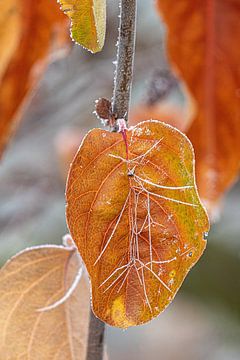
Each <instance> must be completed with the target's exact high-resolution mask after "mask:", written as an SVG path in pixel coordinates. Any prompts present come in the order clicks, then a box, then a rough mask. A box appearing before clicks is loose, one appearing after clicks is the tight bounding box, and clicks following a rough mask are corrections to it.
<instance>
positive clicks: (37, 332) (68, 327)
mask: <svg viewBox="0 0 240 360" xmlns="http://www.w3.org/2000/svg"><path fill="white" fill-rule="evenodd" d="M81 265H82V264H81V261H80V258H79V255H78V253H77V251H76V248H73V247H69V246H66V247H64V246H54V245H47V246H41V247H35V248H30V249H27V250H24V251H23V252H21V253H19V254H17V255H16V256H15V257H13V258H12V259H11V260H9V261H8V262H7V263H6V265H5V266H4V267H3V268H2V269H1V270H0V358H1V359H4V360H16V359H21V360H25V359H29V360H43V359H44V360H52V359H56V360H60V359H68V360H75V359H79V360H81V359H82V360H85V353H86V344H87V334H88V316H89V290H88V286H87V283H86V282H85V280H84V279H83V278H82V279H81V280H80V283H79V284H78V285H77V287H76V289H75V291H74V292H73V293H72V295H71V297H69V299H68V300H66V301H65V302H64V303H63V304H62V305H59V306H58V307H56V308H55V309H52V310H48V311H41V312H40V311H38V310H39V309H42V308H45V307H47V306H49V305H52V304H53V303H55V302H56V301H58V300H59V299H61V298H62V297H63V296H64V294H65V293H66V292H67V290H68V289H69V287H71V285H72V283H73V282H74V279H75V277H76V275H77V273H78V271H79V268H80V267H81Z"/></svg>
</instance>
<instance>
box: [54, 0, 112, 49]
mask: <svg viewBox="0 0 240 360" xmlns="http://www.w3.org/2000/svg"><path fill="white" fill-rule="evenodd" d="M59 3H60V4H61V8H62V10H63V11H64V12H65V13H66V14H67V15H68V16H69V18H70V19H71V21H72V25H71V35H72V38H73V40H74V41H76V42H77V43H78V44H80V45H82V46H83V47H84V48H86V49H88V50H90V51H92V52H93V53H96V52H98V51H101V50H102V48H103V45H104V41H105V32H106V0H81V1H79V0H59Z"/></svg>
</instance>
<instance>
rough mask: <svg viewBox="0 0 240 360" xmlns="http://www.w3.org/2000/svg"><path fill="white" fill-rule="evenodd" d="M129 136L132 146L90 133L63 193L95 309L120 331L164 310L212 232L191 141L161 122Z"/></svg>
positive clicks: (103, 134)
mask: <svg viewBox="0 0 240 360" xmlns="http://www.w3.org/2000/svg"><path fill="white" fill-rule="evenodd" d="M126 137H127V144H128V146H127V147H126V146H125V142H124V140H123V137H122V135H121V134H119V133H110V132H108V131H105V130H100V129H93V130H92V131H90V132H89V133H88V135H87V136H86V138H85V139H84V141H83V143H82V146H81V148H80V150H79V152H78V153H77V155H76V157H75V160H74V162H73V164H72V166H71V169H70V173H69V178H68V183H67V191H66V196H67V221H68V226H69V229H70V231H71V234H72V236H73V239H74V240H75V242H76V244H77V246H78V249H79V251H80V253H81V256H82V257H83V260H84V262H85V264H86V267H87V270H88V272H89V275H90V278H91V283H92V304H93V310H94V312H95V314H96V315H97V316H98V317H99V318H100V319H102V320H103V321H105V322H107V323H109V324H110V325H114V326H118V327H122V328H127V327H129V326H133V325H139V324H142V323H145V322H147V321H149V320H151V319H152V318H153V317H155V316H157V315H158V314H159V313H161V312H162V311H163V310H164V309H165V307H166V306H167V305H168V304H169V303H170V302H171V300H172V299H173V297H174V296H175V294H176V292H177V290H178V289H179V287H180V285H181V284H182V282H183V280H184V278H185V276H186V275H187V273H188V271H189V269H190V268H191V267H192V266H193V265H194V264H195V263H196V261H197V260H198V259H199V257H200V256H201V254H202V252H203V250H204V248H205V245H206V241H205V240H204V233H205V232H207V231H208V227H209V224H208V218H207V215H206V213H205V211H204V209H203V207H202V205H201V203H200V201H199V197H198V194H197V191H196V187H195V181H194V156H193V150H192V146H191V144H190V142H189V141H188V139H187V138H186V137H185V136H184V135H183V134H182V133H181V132H179V131H177V130H176V129H174V128H172V127H171V126H169V125H166V124H164V123H161V122H158V121H146V122H142V123H140V124H138V125H137V126H136V127H134V128H131V129H130V130H128V131H127V132H126ZM126 149H128V152H126ZM127 154H128V155H127Z"/></svg>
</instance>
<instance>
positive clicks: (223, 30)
mask: <svg viewBox="0 0 240 360" xmlns="http://www.w3.org/2000/svg"><path fill="white" fill-rule="evenodd" d="M157 4H158V8H159V10H160V13H161V14H162V16H163V19H164V21H165V22H166V25H167V30H168V36H167V48H168V54H169V57H170V60H171V62H172V64H173V65H174V68H175V69H176V68H177V71H178V74H179V76H180V77H181V78H182V79H183V80H184V81H185V82H186V85H187V86H188V88H189V90H190V92H191V94H192V96H193V98H194V99H195V101H196V104H197V115H196V118H195V120H194V121H193V122H192V126H191V127H190V129H189V131H188V132H187V135H188V137H189V138H190V140H191V141H192V143H193V146H194V149H195V153H196V171H197V183H198V188H199V192H200V196H201V198H202V199H203V200H204V202H205V204H206V205H207V206H208V208H209V209H211V210H212V211H214V207H215V205H216V204H217V202H218V201H219V200H220V199H221V197H222V196H223V193H224V192H225V191H226V190H227V189H228V188H229V187H230V186H231V185H232V183H233V182H234V181H235V179H236V176H237V174H238V171H239V167H240V127H239V117H240V99H239V88H240V68H239V57H240V50H239V46H238V39H239V38H240V22H239V17H240V2H239V1H238V0H230V1H229V0H222V1H213V0H212V1H211V0H210V1H201V0H198V1H191V0H182V1H177V2H174V6H173V4H172V1H170V0H158V2H157Z"/></svg>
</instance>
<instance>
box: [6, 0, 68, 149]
mask: <svg viewBox="0 0 240 360" xmlns="http://www.w3.org/2000/svg"><path fill="white" fill-rule="evenodd" d="M1 5H2V6H1V15H0V43H1V49H0V156H1V154H2V152H3V150H4V148H5V146H6V144H7V142H8V141H9V138H10V136H11V134H12V132H13V131H14V130H15V128H16V126H17V123H18V122H19V119H20V116H21V113H22V110H23V109H24V107H25V106H26V104H27V102H28V101H29V99H30V95H31V94H32V92H33V90H34V88H35V86H36V84H37V81H38V80H39V78H40V76H41V74H42V73H43V70H44V68H45V66H46V63H47V60H49V54H50V50H51V51H53V50H57V49H58V48H59V47H62V45H63V43H65V42H66V40H67V33H66V26H67V22H66V18H65V16H64V15H63V14H62V12H61V11H60V9H59V5H58V4H56V3H55V1H52V0H41V1H35V0H18V1H17V0H9V1H2V2H1ZM65 25H66V26H65Z"/></svg>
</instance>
